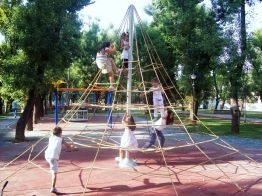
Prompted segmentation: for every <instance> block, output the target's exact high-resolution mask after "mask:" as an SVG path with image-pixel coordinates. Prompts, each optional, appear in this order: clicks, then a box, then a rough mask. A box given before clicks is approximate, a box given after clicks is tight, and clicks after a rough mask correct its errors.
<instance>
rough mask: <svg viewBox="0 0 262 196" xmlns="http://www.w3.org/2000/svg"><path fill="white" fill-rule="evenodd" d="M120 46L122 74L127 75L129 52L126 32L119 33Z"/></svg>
mask: <svg viewBox="0 0 262 196" xmlns="http://www.w3.org/2000/svg"><path fill="white" fill-rule="evenodd" d="M121 48H122V49H123V51H122V54H121V60H122V64H123V69H124V74H125V75H127V69H128V53H129V48H130V45H129V35H128V33H122V35H121Z"/></svg>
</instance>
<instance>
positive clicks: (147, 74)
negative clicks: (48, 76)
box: [1, 6, 255, 195]
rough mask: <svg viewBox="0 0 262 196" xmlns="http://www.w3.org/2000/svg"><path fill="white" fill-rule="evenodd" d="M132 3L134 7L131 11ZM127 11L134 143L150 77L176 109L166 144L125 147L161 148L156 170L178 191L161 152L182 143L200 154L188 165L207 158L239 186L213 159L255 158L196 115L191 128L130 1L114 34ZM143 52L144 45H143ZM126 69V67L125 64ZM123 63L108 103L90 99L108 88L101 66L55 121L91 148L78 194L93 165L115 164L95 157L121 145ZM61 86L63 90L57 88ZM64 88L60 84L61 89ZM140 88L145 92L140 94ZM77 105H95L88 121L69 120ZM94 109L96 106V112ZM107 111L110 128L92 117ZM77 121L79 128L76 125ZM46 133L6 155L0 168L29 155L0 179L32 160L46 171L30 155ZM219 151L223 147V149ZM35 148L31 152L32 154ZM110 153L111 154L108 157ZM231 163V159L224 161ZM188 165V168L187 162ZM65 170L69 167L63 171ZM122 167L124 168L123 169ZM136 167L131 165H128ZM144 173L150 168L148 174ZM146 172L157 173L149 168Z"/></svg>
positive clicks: (145, 114) (144, 116) (144, 133)
mask: <svg viewBox="0 0 262 196" xmlns="http://www.w3.org/2000/svg"><path fill="white" fill-rule="evenodd" d="M131 9H133V10H134V12H131ZM131 13H134V16H135V19H136V26H135V28H134V30H135V31H134V45H133V46H134V47H133V55H134V59H133V60H132V64H133V68H132V72H133V76H132V77H133V81H132V89H131V94H132V97H131V99H132V104H131V105H130V107H129V109H130V110H131V113H132V115H133V116H134V117H135V120H136V127H137V128H136V131H135V132H134V133H135V135H136V138H137V140H138V142H139V143H143V142H144V141H146V140H148V135H149V134H148V132H149V128H150V127H152V126H153V123H154V118H153V116H152V114H151V112H152V110H154V109H159V107H158V108H156V107H155V106H154V105H153V103H152V101H151V100H152V95H151V91H150V87H151V82H150V81H151V79H152V78H157V79H158V80H159V81H160V82H161V85H162V87H163V97H164V100H165V105H164V106H163V107H161V108H162V109H169V110H172V111H173V112H174V114H175V121H174V124H172V125H169V126H168V127H167V128H166V129H165V130H164V131H163V132H164V134H165V137H166V143H167V144H168V145H166V146H165V147H161V146H160V141H159V139H158V137H157V143H156V145H155V146H153V147H151V148H146V149H145V148H136V149H129V150H130V151H139V152H144V153H161V156H162V158H163V165H164V167H165V169H166V170H165V171H164V172H162V174H161V176H165V177H167V178H169V179H170V183H171V184H172V186H173V189H174V193H175V194H176V195H178V192H177V189H176V186H175V183H174V179H175V176H176V175H178V173H179V172H178V171H174V170H172V171H171V170H170V167H169V165H168V164H169V162H168V158H167V157H166V152H168V151H170V150H176V149H182V148H195V149H196V150H198V151H199V152H200V153H201V154H202V155H203V157H204V158H205V160H203V162H201V163H200V164H197V165H195V166H192V167H197V166H199V165H203V164H206V163H209V164H212V165H213V166H214V167H216V168H217V170H219V171H220V172H221V175H222V176H224V177H225V178H227V179H228V180H229V181H230V182H231V183H232V184H233V185H234V186H236V187H237V189H239V190H242V187H240V186H239V184H238V183H237V182H235V181H234V179H232V177H231V176H230V175H229V174H228V172H227V171H226V170H225V169H224V168H222V167H221V166H220V165H219V164H217V162H216V161H217V160H219V159H222V158H225V157H230V156H232V155H235V154H239V155H241V156H242V157H244V158H246V159H247V160H249V161H252V162H255V161H254V160H253V159H252V158H250V157H249V156H247V155H246V154H243V153H242V152H240V151H239V150H238V149H236V148H234V147H233V146H231V145H230V144H228V143H227V142H226V141H224V140H223V139H221V138H220V137H219V136H217V135H216V134H215V133H214V132H213V131H212V130H210V129H209V128H208V127H207V126H206V125H205V124H204V123H203V122H202V121H201V120H200V119H199V118H198V117H197V116H195V117H196V119H197V124H198V126H197V130H195V127H194V126H195V125H194V124H192V122H191V121H190V120H188V118H187V114H185V113H184V112H181V110H180V108H181V106H180V105H179V104H178V103H177V99H178V98H179V99H180V100H182V101H183V102H184V105H186V101H185V100H184V98H183V96H182V95H181V93H180V92H179V90H178V88H177V86H176V84H175V83H174V81H175V78H171V77H170V76H169V74H168V72H167V71H166V68H165V66H164V65H163V63H162V61H161V59H160V57H159V55H158V53H157V50H156V48H155V47H154V45H153V42H152V40H151V39H150V37H149V35H148V34H147V32H146V31H145V29H144V28H143V25H142V22H141V18H140V17H139V15H138V13H137V11H136V10H135V8H134V7H132V6H130V7H129V9H128V10H127V12H126V14H125V16H124V19H123V21H122V23H121V25H120V28H119V30H118V35H119V37H120V34H121V32H127V31H128V25H129V21H128V17H129V15H130V14H131ZM138 32H139V33H140V34H141V36H142V38H143V39H142V42H140V43H139V42H138V38H137V33H138ZM141 45H144V46H145V49H146V53H147V56H148V58H149V62H144V61H143V59H141V51H140V50H139V46H141ZM143 52H145V51H143ZM127 69H128V68H127ZM124 72H125V71H124V67H123V65H121V69H120V74H119V76H118V77H117V80H116V82H115V90H114V91H113V92H111V93H112V95H113V99H112V104H106V103H101V102H94V103H89V102H88V100H89V97H90V96H91V92H94V91H96V89H101V91H102V93H105V94H106V93H110V90H109V89H108V86H109V85H110V84H109V83H104V82H101V80H102V78H103V77H107V75H103V74H102V73H101V70H100V71H98V73H96V75H95V76H94V78H93V80H92V81H91V83H90V84H89V86H88V87H87V88H86V89H85V90H84V91H83V93H82V95H81V97H80V98H79V100H78V102H77V103H76V104H74V105H73V107H72V108H71V110H69V111H67V113H66V114H65V115H64V116H63V118H62V119H61V120H60V121H59V123H58V124H57V126H60V127H62V129H70V130H75V127H78V129H77V131H78V132H77V133H76V134H74V135H71V136H68V139H69V140H70V141H72V142H73V143H74V144H75V145H77V146H80V147H82V148H86V149H96V152H95V156H94V159H93V161H92V162H91V164H90V166H89V167H85V168H81V169H82V170H86V172H87V176H88V177H87V180H86V182H85V183H84V189H83V192H82V195H84V194H85V193H86V191H87V186H88V184H89V181H90V178H91V177H92V171H93V170H97V169H98V170H99V169H104V170H112V171H113V170H115V169H114V168H100V167H96V160H97V157H98V155H99V153H100V151H101V150H107V149H111V150H119V148H120V147H119V146H120V138H121V135H122V133H123V129H124V127H123V125H122V124H121V117H122V116H123V114H124V112H125V107H126V104H125V102H124V101H123V100H125V99H126V93H127V90H126V88H125V86H126V80H127V79H126V76H125V73H124ZM61 91H62V90H61ZM63 91H65V89H63ZM141 94H144V96H141ZM82 106H87V107H89V108H95V109H96V111H97V113H96V114H95V115H93V116H91V117H89V119H88V122H87V123H78V122H73V121H72V119H73V117H74V115H75V114H76V113H77V112H78V111H79V110H80V108H81V107H82ZM98 110H99V112H98ZM106 110H108V111H109V116H112V117H113V122H112V128H110V124H111V122H110V119H109V118H108V119H105V118H104V120H103V121H102V122H99V123H98V122H97V118H99V117H101V116H102V117H101V118H103V116H104V113H105V111H106ZM79 127H81V129H79ZM48 136H49V134H47V135H45V136H44V137H42V138H41V139H39V140H38V141H37V142H35V143H34V144H33V145H31V146H30V147H29V148H28V149H26V150H25V151H24V152H22V153H21V154H20V155H19V156H17V157H16V158H15V159H13V160H11V161H10V162H8V163H7V164H5V165H4V166H3V168H2V169H8V166H9V165H11V164H13V163H14V162H15V161H16V160H17V159H18V158H19V157H21V156H23V155H24V154H26V153H27V154H29V155H28V161H27V163H25V164H24V165H22V166H21V167H19V168H17V169H16V170H15V171H14V172H13V173H12V174H11V175H8V176H7V177H5V178H4V179H2V180H1V183H2V182H4V181H5V180H7V179H8V178H10V177H11V176H13V175H15V174H16V173H17V172H18V171H21V170H24V169H26V167H27V166H28V165H29V164H31V165H34V166H36V167H38V168H39V169H41V170H43V171H45V172H48V170H47V169H46V168H44V167H43V166H41V165H39V164H37V162H35V159H36V158H37V157H38V156H39V155H40V154H41V153H43V152H44V150H45V149H46V147H47V145H45V147H44V148H42V149H41V150H39V152H37V153H36V152H35V148H36V147H37V146H38V145H39V144H40V143H42V142H46V140H47V138H48ZM204 144H212V145H214V146H217V147H219V149H220V150H221V149H224V153H223V155H219V156H212V155H209V154H208V153H206V151H205V149H203V148H202V145H204ZM222 151H223V150H222ZM32 153H34V156H32ZM112 159H113V157H112ZM228 163H229V164H232V163H231V162H228ZM192 167H191V168H192ZM67 172H69V171H67ZM123 172H126V170H123ZM128 172H135V171H128ZM148 175H149V174H148ZM150 175H160V174H156V173H155V174H154V173H151V174H150Z"/></svg>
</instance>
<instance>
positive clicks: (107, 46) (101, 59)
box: [96, 41, 119, 90]
mask: <svg viewBox="0 0 262 196" xmlns="http://www.w3.org/2000/svg"><path fill="white" fill-rule="evenodd" d="M115 52H116V48H115V44H114V43H112V44H111V43H110V42H107V41H106V42H103V44H102V46H101V47H100V48H99V49H98V52H97V54H96V64H97V66H98V68H100V69H102V73H103V74H106V73H108V76H109V82H110V87H109V88H110V89H112V90H113V89H114V84H113V83H114V81H115V80H114V71H115V72H116V74H118V73H119V70H118V69H117V68H116V65H115V62H114V60H113V59H112V58H109V57H108V55H110V54H114V53H115Z"/></svg>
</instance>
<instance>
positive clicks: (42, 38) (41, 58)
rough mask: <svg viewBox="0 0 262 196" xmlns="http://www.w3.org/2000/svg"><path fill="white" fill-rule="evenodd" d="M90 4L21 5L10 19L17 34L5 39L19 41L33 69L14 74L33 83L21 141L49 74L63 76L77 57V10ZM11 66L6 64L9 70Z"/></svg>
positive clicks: (69, 0) (33, 0)
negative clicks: (60, 74)
mask: <svg viewBox="0 0 262 196" xmlns="http://www.w3.org/2000/svg"><path fill="white" fill-rule="evenodd" d="M6 2H7V4H12V2H11V3H10V2H9V1H6ZM88 3H89V0H61V1H51V0H29V1H27V2H26V3H24V4H19V6H17V8H16V14H15V17H12V18H11V19H10V24H9V27H10V29H11V30H12V32H14V34H13V35H12V34H11V35H9V34H7V35H5V36H6V38H7V39H8V40H13V39H14V38H15V40H16V41H15V43H17V50H16V51H15V52H16V53H18V50H20V49H21V50H22V51H24V54H25V56H26V60H27V61H26V62H27V65H28V67H29V69H25V71H24V72H26V73H24V72H19V73H18V74H17V73H14V74H13V77H14V78H17V79H23V80H25V81H26V80H29V81H30V80H31V81H33V82H31V83H30V84H29V85H28V86H26V87H27V96H28V99H27V102H26V106H25V109H24V112H23V113H22V115H21V117H20V119H19V120H18V123H17V126H16V139H17V140H19V141H23V140H24V130H25V126H26V123H27V122H28V120H29V119H30V117H31V115H32V110H33V106H34V104H35V103H36V98H37V97H41V93H42V89H43V88H44V87H45V85H44V84H45V76H46V75H45V73H47V72H54V73H58V74H59V73H61V72H62V71H63V69H65V68H67V67H68V66H69V65H70V63H71V62H72V61H73V60H74V58H75V57H76V56H77V54H78V51H79V45H80V44H79V38H80V27H81V22H80V21H79V19H78V16H77V11H79V10H80V9H81V8H82V7H83V6H85V5H87V4H88ZM47 10H48V12H47ZM10 66H11V64H10V63H8V62H6V67H7V68H9V67H10ZM14 66H15V65H14ZM19 66H20V65H19Z"/></svg>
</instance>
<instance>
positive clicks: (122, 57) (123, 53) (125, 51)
mask: <svg viewBox="0 0 262 196" xmlns="http://www.w3.org/2000/svg"><path fill="white" fill-rule="evenodd" d="M123 45H124V49H123V52H122V55H121V59H128V49H127V50H126V49H125V48H126V47H128V46H129V42H127V41H125V40H124V41H123Z"/></svg>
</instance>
